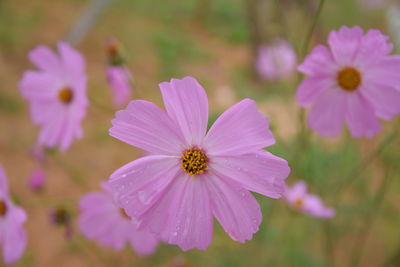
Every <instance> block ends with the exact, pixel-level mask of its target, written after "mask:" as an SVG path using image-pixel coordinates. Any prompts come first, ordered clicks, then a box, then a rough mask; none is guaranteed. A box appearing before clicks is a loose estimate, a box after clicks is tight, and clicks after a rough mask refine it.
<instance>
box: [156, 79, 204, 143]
mask: <svg viewBox="0 0 400 267" xmlns="http://www.w3.org/2000/svg"><path fill="white" fill-rule="evenodd" d="M159 86H160V89H161V93H162V96H163V100H164V105H165V108H166V109H167V112H168V115H169V116H170V117H171V118H172V119H173V120H174V121H175V122H176V124H177V125H179V127H180V130H181V131H182V134H183V136H184V137H185V140H186V144H188V145H189V146H191V145H201V143H202V140H203V138H204V135H205V133H206V130H207V121H208V100H207V95H206V92H205V91H204V88H203V87H202V86H201V85H200V84H199V83H198V82H197V80H196V79H195V78H193V77H185V78H183V79H182V80H178V79H171V82H163V83H160V84H159Z"/></svg>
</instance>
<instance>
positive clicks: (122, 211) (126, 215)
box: [119, 208, 131, 220]
mask: <svg viewBox="0 0 400 267" xmlns="http://www.w3.org/2000/svg"><path fill="white" fill-rule="evenodd" d="M119 213H120V214H121V216H122V217H123V218H124V219H128V220H130V219H131V217H129V215H128V214H126V212H125V210H124V209H123V208H120V209H119Z"/></svg>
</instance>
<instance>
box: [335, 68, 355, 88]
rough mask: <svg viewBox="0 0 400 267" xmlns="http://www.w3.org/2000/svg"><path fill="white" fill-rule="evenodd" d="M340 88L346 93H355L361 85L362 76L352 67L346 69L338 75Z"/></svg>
mask: <svg viewBox="0 0 400 267" xmlns="http://www.w3.org/2000/svg"><path fill="white" fill-rule="evenodd" d="M336 79H337V82H338V84H339V86H340V87H341V88H342V89H343V90H345V91H354V90H356V89H357V88H358V86H359V85H360V84H361V74H360V72H358V70H356V69H354V68H352V67H346V68H343V69H342V70H340V71H339V74H338V75H337V78H336Z"/></svg>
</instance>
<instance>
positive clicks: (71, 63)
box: [57, 42, 85, 83]
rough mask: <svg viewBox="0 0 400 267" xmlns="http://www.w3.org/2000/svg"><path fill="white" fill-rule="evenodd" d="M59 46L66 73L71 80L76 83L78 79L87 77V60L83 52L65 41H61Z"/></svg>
mask: <svg viewBox="0 0 400 267" xmlns="http://www.w3.org/2000/svg"><path fill="white" fill-rule="evenodd" d="M57 47H58V51H59V53H60V56H61V62H62V66H63V70H64V73H65V74H68V76H69V77H68V79H69V82H71V83H76V82H77V81H78V80H81V79H85V75H84V73H85V60H84V58H83V56H82V54H81V53H79V52H78V51H77V50H75V49H73V48H72V47H71V46H70V45H69V44H68V43H65V42H59V43H58V45H57Z"/></svg>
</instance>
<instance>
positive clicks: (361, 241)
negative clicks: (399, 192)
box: [350, 168, 392, 267]
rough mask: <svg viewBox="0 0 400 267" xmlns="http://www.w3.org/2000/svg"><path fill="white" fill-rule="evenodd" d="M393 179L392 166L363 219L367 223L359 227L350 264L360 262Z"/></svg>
mask: <svg viewBox="0 0 400 267" xmlns="http://www.w3.org/2000/svg"><path fill="white" fill-rule="evenodd" d="M391 180H392V175H391V173H390V168H389V169H388V170H387V171H386V174H385V176H384V177H383V180H382V182H381V184H380V185H379V189H378V192H377V193H376V194H375V197H374V200H373V203H372V207H371V208H370V209H369V211H368V213H367V214H366V216H365V219H364V220H363V221H364V222H365V224H364V225H363V226H362V227H361V228H360V229H359V232H358V235H357V237H356V240H355V242H354V245H353V249H352V253H351V255H352V256H351V261H350V266H354V267H357V266H359V264H360V260H361V258H362V253H363V251H364V247H365V245H366V243H367V242H366V241H367V238H368V235H369V232H370V230H371V229H372V226H373V224H374V222H375V220H376V218H377V217H378V216H377V214H378V212H379V208H380V207H381V206H382V202H383V199H384V197H385V195H386V193H387V191H388V189H389V184H390V181H391Z"/></svg>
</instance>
